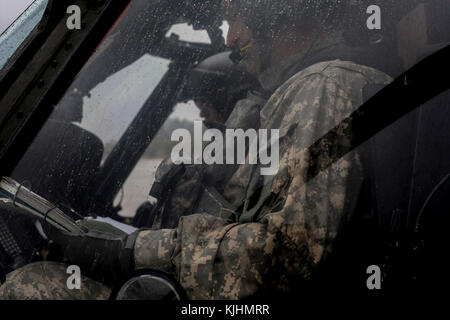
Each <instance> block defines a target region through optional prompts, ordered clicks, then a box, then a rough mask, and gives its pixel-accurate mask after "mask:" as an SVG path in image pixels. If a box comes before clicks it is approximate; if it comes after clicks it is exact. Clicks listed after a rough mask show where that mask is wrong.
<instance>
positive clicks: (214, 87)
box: [11, 0, 449, 217]
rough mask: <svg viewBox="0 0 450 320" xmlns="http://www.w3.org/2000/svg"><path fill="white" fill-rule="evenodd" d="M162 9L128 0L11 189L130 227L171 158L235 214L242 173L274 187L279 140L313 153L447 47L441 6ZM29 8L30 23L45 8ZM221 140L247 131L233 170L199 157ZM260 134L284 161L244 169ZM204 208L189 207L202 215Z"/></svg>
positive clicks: (246, 4) (249, 4) (230, 162)
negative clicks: (201, 173)
mask: <svg viewBox="0 0 450 320" xmlns="http://www.w3.org/2000/svg"><path fill="white" fill-rule="evenodd" d="M170 3H171V2H170V1H159V2H158V3H155V2H153V1H144V0H135V1H132V3H131V5H130V6H129V7H128V8H127V10H126V11H125V12H124V13H123V15H122V17H121V19H120V21H118V23H117V25H116V26H115V27H114V28H113V29H112V30H110V32H109V34H108V36H107V37H106V38H105V39H104V40H103V42H102V43H101V44H100V45H99V47H98V48H97V50H96V51H95V53H94V54H93V55H92V57H91V58H90V60H89V62H88V63H87V64H86V65H85V66H84V68H83V70H82V71H81V72H80V73H79V75H78V76H77V77H76V79H75V80H74V81H73V83H72V85H71V87H70V88H69V89H68V90H67V92H66V94H65V95H64V97H63V98H62V100H61V101H60V102H59V103H58V104H57V105H56V106H55V110H54V112H53V114H52V115H51V117H50V118H49V120H48V121H47V123H46V125H45V126H44V127H43V129H42V130H41V133H40V134H39V135H38V136H37V137H36V139H35V141H34V143H33V144H32V146H30V148H29V150H28V152H27V153H26V155H25V156H24V157H23V159H22V160H21V161H20V163H19V164H18V165H17V167H16V169H15V170H14V172H13V173H12V175H11V176H12V177H13V178H15V179H17V180H18V181H19V182H23V181H25V180H28V181H31V182H32V183H31V185H32V189H33V190H34V191H35V192H38V193H40V194H41V195H43V196H45V197H47V198H49V199H50V200H51V201H54V202H56V203H57V204H58V205H62V206H66V207H69V208H72V209H75V210H77V211H82V214H83V215H84V214H87V213H88V212H91V211H97V212H96V214H99V215H114V214H121V215H125V216H129V217H132V216H134V215H135V212H136V210H137V209H138V207H139V206H140V204H148V203H149V202H148V201H149V199H148V192H149V190H150V189H151V188H152V186H154V185H155V184H154V183H153V182H154V180H155V174H156V180H157V182H158V183H159V182H161V181H159V180H158V179H162V180H164V178H162V177H160V178H158V174H157V168H158V166H160V164H161V162H163V160H164V161H166V160H170V162H176V163H178V164H179V163H180V162H181V163H184V164H201V165H207V167H208V169H206V171H208V170H209V173H206V176H209V177H210V178H211V176H214V179H216V181H215V182H214V185H215V186H216V188H217V189H218V192H219V193H221V194H222V195H223V196H224V197H225V198H226V199H227V200H228V201H231V202H233V203H234V204H235V205H236V206H237V207H240V205H238V204H239V203H240V202H239V201H244V199H242V197H238V196H236V194H241V195H242V196H244V195H245V194H246V191H245V188H244V187H243V188H244V189H238V190H239V191H236V190H233V191H231V189H228V186H231V184H233V183H234V182H232V177H233V176H234V175H235V174H236V172H238V171H239V170H244V169H239V166H240V165H243V164H245V163H248V164H250V165H251V166H255V165H256V166H257V167H258V166H262V169H263V170H261V175H262V177H263V178H262V179H264V176H266V175H273V174H275V176H276V175H277V174H278V173H279V172H281V171H282V169H283V165H282V164H280V161H281V159H282V157H283V156H282V153H283V152H286V150H285V149H283V148H285V147H286V145H284V147H281V144H282V143H285V142H282V141H284V140H286V139H287V141H290V140H289V139H294V138H293V136H290V135H292V134H293V133H292V132H293V131H292V130H294V129H293V128H294V127H297V128H303V129H304V130H309V129H311V131H310V132H309V133H308V134H304V133H303V134H301V133H298V135H301V136H303V139H302V140H301V142H298V144H297V147H298V148H306V147H309V146H311V145H312V144H313V143H314V142H315V141H317V139H319V138H320V137H321V136H323V135H324V134H326V133H327V132H328V131H329V130H331V129H332V128H333V127H334V126H335V125H337V124H338V123H339V122H340V121H341V120H343V119H345V117H347V116H349V115H350V114H351V113H352V112H353V111H355V110H357V109H358V107H359V106H361V105H362V104H363V103H364V102H366V101H367V100H369V99H370V98H371V97H372V96H373V95H374V94H375V93H377V92H378V91H380V90H381V89H383V87H385V86H387V85H389V84H390V83H391V82H392V80H393V79H395V78H396V77H398V76H399V75H400V74H402V73H403V72H404V71H405V70H407V69H408V68H410V67H412V66H413V65H415V64H416V63H417V62H419V61H420V60H422V59H423V58H424V57H426V56H429V55H430V54H431V53H433V52H436V51H437V50H439V48H442V47H443V46H445V44H446V43H448V41H449V39H448V32H446V31H447V30H448V29H447V28H448V19H447V17H445V16H444V13H443V12H448V11H446V10H445V9H446V8H447V7H446V6H447V4H444V2H440V1H425V2H422V1H407V0H403V1H388V2H386V3H384V4H380V5H374V4H372V3H371V2H370V1H363V0H361V1H348V4H346V3H347V2H345V4H343V3H342V2H341V1H336V2H335V1H300V0H299V1H263V2H255V1H246V0H239V1H238V0H236V1H232V0H223V1H204V2H197V1H192V2H183V1H178V2H176V4H173V6H172V7H171V5H170ZM262 3H265V4H264V5H263V4H262ZM34 6H35V7H36V9H35V10H34V11H33V12H34V14H33V17H34V18H33V19H35V20H33V21H38V20H39V19H38V18H36V17H38V16H39V17H40V16H41V15H42V10H43V9H42V8H43V7H45V6H44V4H43V1H37V2H36V3H35V4H34ZM30 8H31V7H30ZM33 8H34V7H33ZM299 17H301V19H300V18H299ZM431 21H433V22H436V23H434V24H432V25H431V24H430V22H431ZM344 71H345V72H344ZM314 90H317V92H316V91H314ZM321 90H322V91H321ZM320 92H323V94H321V93H320ZM316 107H317V108H316ZM303 108H307V109H303ZM308 108H310V109H308ZM311 108H312V109H311ZM314 108H316V109H314ZM305 110H309V111H305ZM312 110H314V111H312ZM194 121H201V123H196V124H194ZM208 129H211V130H213V131H209V132H208V133H207V134H206V136H203V134H204V133H205V131H207V130H208ZM226 129H235V130H242V131H244V132H245V133H246V135H245V136H244V137H243V139H242V140H239V137H236V141H241V143H243V146H242V147H239V146H238V145H236V146H234V148H235V152H234V155H231V156H230V158H229V159H228V158H227V152H225V149H226V148H228V147H227V146H224V152H219V149H221V148H220V147H217V146H216V148H213V151H212V152H210V153H209V154H208V155H209V158H208V157H206V156H205V154H203V153H202V152H203V151H204V150H210V151H211V148H212V147H211V148H210V149H207V144H208V141H210V142H211V141H219V140H221V139H222V138H224V137H225V136H224V135H222V133H223V134H225V130H226ZM249 129H250V130H255V132H256V133H257V134H256V133H255V135H253V133H252V132H249V131H246V130H249ZM260 129H262V130H269V129H270V130H278V131H273V132H267V135H268V136H267V138H268V139H269V137H273V138H276V136H278V138H277V139H280V140H279V143H280V149H279V153H278V154H277V153H276V152H274V153H272V154H271V155H269V154H266V157H265V158H264V157H261V155H258V156H256V158H255V159H256V160H255V161H254V162H251V161H252V160H251V159H252V157H253V156H252V154H251V153H252V152H253V151H254V150H257V151H258V152H259V151H261V150H260V149H252V147H251V144H250V142H251V141H253V140H252V139H254V137H257V138H258V139H260V138H263V137H264V136H258V134H260V133H259V131H258V130H260ZM180 130H181V131H180ZM214 130H215V131H214ZM297 130H300V129H297ZM294 131H295V130H294ZM219 133H220V134H219ZM188 134H189V135H190V138H191V140H189V141H190V142H189V143H188V142H186V141H187V140H186V139H184V140H185V142H186V144H185V145H184V146H182V145H181V144H180V143H181V142H182V140H183V138H185V137H187V135H188ZM261 134H263V135H264V134H266V133H264V132H263V133H261ZM208 135H209V136H208ZM219 136H221V137H222V138H220V137H219ZM199 137H200V138H199ZM287 137H290V138H287ZM197 138H198V139H201V140H202V141H200V142H199V143H198V142H197V140H195V139H197ZM205 139H206V140H205ZM208 139H209V140H208ZM258 139H257V140H258ZM223 143H224V144H225V141H223ZM188 145H189V148H188ZM257 145H258V146H261V145H264V143H263V142H261V141H259V144H257ZM266 145H267V143H266ZM269 145H270V144H269ZM191 146H192V148H191ZM204 148H206V149H204ZM258 148H259V147H258ZM202 150H203V151H202ZM228 151H229V150H228ZM241 151H242V154H240V152H241ZM205 152H206V151H205ZM189 153H190V154H189ZM174 155H175V157H174ZM277 155H278V157H279V159H275V158H274V157H276V156H277ZM232 156H233V157H234V158H235V159H232V158H231V157H232ZM271 156H272V158H271ZM177 157H178V158H177ZM198 157H200V160H196V159H198ZM220 157H222V158H220ZM259 157H261V158H259ZM183 159H184V160H183ZM186 159H187V160H186ZM258 159H259V160H261V161H262V162H259V160H258ZM264 159H265V160H264ZM185 160H186V161H185ZM275 160H276V161H275ZM31 163H32V164H33V165H31ZM176 165H177V164H176ZM264 169H266V170H264ZM280 170H281V171H280ZM242 174H244V173H242ZM169 175H170V174H169ZM208 179H209V178H208ZM214 179H213V180H214ZM163 182H164V183H168V184H170V183H172V182H170V181H165V180H164V181H163ZM280 183H281V182H280ZM166 187H167V185H166ZM154 188H157V187H155V186H154ZM194 189H195V188H194ZM196 191H197V192H198V193H201V190H200V189H199V190H196ZM192 192H194V190H192ZM193 197H194V196H193ZM154 199H155V198H154V197H153V196H151V197H150V202H151V201H154ZM199 201H200V202H199V203H200V204H199V203H197V204H196V205H195V206H194V207H192V208H190V209H189V210H205V211H208V208H207V207H208V205H206V204H205V203H206V202H205V203H203V204H202V203H201V201H203V200H199ZM205 201H206V200H205ZM202 206H203V207H202ZM108 210H109V211H108ZM189 210H188V211H189ZM190 212H191V211H190Z"/></svg>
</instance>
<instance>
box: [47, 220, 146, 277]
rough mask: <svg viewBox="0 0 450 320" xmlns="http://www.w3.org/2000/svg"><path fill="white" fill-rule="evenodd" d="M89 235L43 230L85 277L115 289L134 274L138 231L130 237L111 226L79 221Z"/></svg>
mask: <svg viewBox="0 0 450 320" xmlns="http://www.w3.org/2000/svg"><path fill="white" fill-rule="evenodd" d="M77 223H78V224H79V225H81V226H82V228H83V229H85V230H86V233H85V234H83V235H72V234H69V233H67V232H64V231H61V230H59V229H57V228H56V227H54V226H53V225H51V224H49V223H44V225H43V229H44V232H45V234H46V235H47V237H48V238H49V239H50V240H52V241H53V242H54V243H56V244H57V245H58V246H59V247H60V248H61V249H62V251H63V253H64V256H65V258H66V259H67V260H68V262H69V263H71V264H75V265H77V266H79V267H80V269H81V274H82V275H85V276H88V277H91V278H93V279H95V280H98V281H100V282H103V283H105V284H106V285H110V286H115V285H118V284H120V283H121V282H123V281H126V280H127V279H129V278H130V277H131V276H132V275H133V272H134V256H133V248H134V243H135V240H136V237H137V234H138V231H136V232H135V233H133V234H131V235H128V234H126V233H125V232H123V231H121V230H119V229H117V228H115V227H113V226H111V225H110V224H108V223H104V222H99V221H94V220H79V221H77Z"/></svg>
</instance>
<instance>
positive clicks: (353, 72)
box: [290, 60, 392, 85]
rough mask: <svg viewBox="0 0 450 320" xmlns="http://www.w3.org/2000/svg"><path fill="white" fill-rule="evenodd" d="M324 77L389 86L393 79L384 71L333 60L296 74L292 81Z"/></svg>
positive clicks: (340, 80)
mask: <svg viewBox="0 0 450 320" xmlns="http://www.w3.org/2000/svg"><path fill="white" fill-rule="evenodd" d="M314 76H318V77H324V78H328V79H330V80H334V81H336V82H337V83H342V82H347V81H353V80H354V79H358V78H361V80H365V82H367V83H376V84H385V85H387V84H389V83H390V82H391V81H392V78H391V77H390V76H388V75H387V74H385V73H384V72H382V71H379V70H377V69H374V68H372V67H369V66H365V65H361V64H357V63H355V62H352V61H342V60H332V61H323V62H319V63H316V64H314V65H311V66H309V67H308V68H305V69H303V70H302V71H300V72H298V73H297V74H295V75H294V76H293V77H292V78H291V79H290V80H292V81H294V82H299V81H302V80H303V79H305V78H310V77H314Z"/></svg>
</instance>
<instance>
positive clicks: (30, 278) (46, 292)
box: [0, 262, 111, 300]
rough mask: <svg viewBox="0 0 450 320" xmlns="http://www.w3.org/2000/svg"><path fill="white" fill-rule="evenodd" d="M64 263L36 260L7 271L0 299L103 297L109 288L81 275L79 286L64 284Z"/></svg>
mask: <svg viewBox="0 0 450 320" xmlns="http://www.w3.org/2000/svg"><path fill="white" fill-rule="evenodd" d="M66 271H67V266H66V265H64V264H62V263H57V262H46V263H41V262H36V263H32V264H29V265H26V266H24V267H23V268H20V269H18V270H15V271H13V272H11V273H9V274H8V275H7V278H6V283H5V284H3V285H2V286H1V287H0V300H2V299H3V300H7V299H27V300H49V299H67V300H88V299H99V300H106V299H108V298H109V296H110V295H111V289H109V288H108V287H106V286H104V285H103V284H101V283H99V282H97V281H95V280H92V279H88V278H86V277H84V276H81V288H80V290H69V289H68V287H67V279H68V277H69V276H70V275H69V274H67V272H66Z"/></svg>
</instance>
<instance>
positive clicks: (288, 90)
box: [0, 35, 391, 299]
mask: <svg viewBox="0 0 450 320" xmlns="http://www.w3.org/2000/svg"><path fill="white" fill-rule="evenodd" d="M336 41H337V37H336V36H335V35H331V36H330V37H327V38H326V39H323V40H319V41H317V42H315V43H314V45H313V46H312V48H309V50H306V51H305V52H302V53H299V54H298V55H296V56H293V57H290V58H288V59H286V60H285V61H283V62H282V64H281V65H278V66H273V67H272V68H270V69H268V70H267V71H266V72H265V73H264V74H263V75H262V76H261V78H260V81H261V83H262V85H263V86H264V88H265V89H266V90H271V89H274V90H275V89H277V88H278V89H277V90H276V91H275V93H274V94H273V95H272V97H271V98H270V100H269V101H268V102H267V103H266V104H265V106H264V107H263V108H262V110H261V112H260V125H261V128H267V129H280V157H281V159H280V169H279V171H278V174H277V175H275V176H274V177H273V179H271V180H269V182H267V181H264V183H270V185H269V187H270V192H271V195H272V196H271V197H270V201H266V202H264V204H263V205H262V206H261V208H260V210H258V212H257V214H256V215H255V216H254V217H252V218H251V219H250V221H249V222H243V221H242V220H241V222H239V220H240V219H239V212H235V216H237V219H236V222H233V223H230V221H228V220H226V219H222V218H220V217H218V216H215V215H211V214H205V213H198V214H192V215H188V216H183V217H181V218H180V220H179V224H178V227H177V228H175V229H162V230H143V231H141V232H140V233H139V235H138V237H137V240H136V244H135V248H134V249H135V250H134V257H135V265H136V269H144V268H151V269H157V270H160V271H164V272H167V273H168V274H170V275H172V276H173V277H174V278H175V279H177V280H178V281H179V282H180V283H181V285H182V286H183V287H184V288H185V290H186V292H187V296H188V298H190V299H240V298H246V297H249V296H255V295H268V294H271V295H273V294H275V293H277V292H281V293H288V292H290V290H291V289H292V288H293V287H294V286H295V285H296V284H297V283H301V282H302V281H304V280H309V279H311V277H312V273H313V272H314V270H315V269H316V267H318V266H319V265H320V264H321V263H323V262H324V261H326V259H327V257H328V256H329V254H330V252H331V251H332V249H333V244H334V241H335V239H336V238H337V237H338V236H339V235H340V234H341V233H342V232H343V230H345V225H346V223H347V222H348V221H350V220H351V219H352V216H353V214H354V211H355V210H354V207H355V202H356V200H357V198H358V194H359V192H360V189H361V184H362V180H363V177H362V170H363V168H362V164H361V161H360V156H359V154H358V152H357V151H354V152H352V153H350V154H348V155H347V156H345V157H343V158H341V159H340V160H339V161H337V162H336V163H335V164H334V165H332V166H331V167H329V168H328V169H327V170H324V171H323V172H321V173H320V174H319V175H317V176H316V177H315V178H314V179H312V180H311V181H309V182H308V183H305V181H306V176H307V172H306V171H307V168H308V167H309V163H310V162H311V161H323V160H324V159H311V158H310V157H309V156H308V152H307V148H308V147H309V146H310V145H311V144H312V143H313V142H314V141H316V140H317V139H318V138H320V137H321V136H322V135H324V134H325V133H326V132H327V131H328V130H330V129H331V128H333V127H334V126H335V125H336V124H338V123H339V122H340V121H341V120H342V119H344V118H345V117H347V116H349V115H350V114H351V113H352V112H353V111H354V110H356V109H357V108H358V107H359V106H360V105H361V104H362V101H363V89H364V87H365V86H366V85H371V84H380V85H387V84H388V83H389V82H390V81H391V79H390V78H389V77H388V76H387V75H385V74H383V73H381V72H379V71H377V70H375V69H372V68H369V67H365V66H361V65H357V64H355V63H352V62H346V61H339V60H335V61H327V62H321V63H317V64H314V65H312V66H310V67H308V68H306V69H304V70H301V71H300V70H296V69H295V67H296V66H298V65H299V62H301V61H302V60H303V59H304V58H305V56H306V55H307V54H314V53H315V51H317V50H320V48H324V47H329V46H330V44H331V43H336ZM281 73H282V74H281ZM351 138H352V137H348V139H351ZM255 172H256V173H257V172H259V170H258V166H250V165H242V166H240V167H239V168H238V170H237V171H236V172H235V173H234V175H233V176H232V177H231V179H230V180H229V181H228V182H227V183H226V185H224V187H223V190H224V194H223V196H224V197H225V198H226V199H227V200H228V201H229V202H230V203H232V204H233V205H234V206H236V207H241V206H242V204H244V207H245V208H246V209H249V210H250V209H251V203H250V201H249V200H250V196H251V195H252V190H253V189H255V187H257V186H258V185H260V184H261V181H260V180H261V179H260V178H259V175H258V174H255ZM49 267H51V266H49ZM26 274H27V272H26V269H24V270H22V269H21V270H19V271H17V272H16V273H15V275H13V276H11V275H9V279H10V280H8V282H7V284H5V285H4V286H3V287H2V288H1V289H0V290H3V292H6V293H7V294H8V295H10V296H13V293H14V289H13V288H16V291H15V293H16V295H15V297H18V298H23V297H27V298H28V297H49V296H50V294H48V295H47V294H44V293H36V292H34V291H33V290H28V289H27V290H24V289H23V288H29V287H30V285H29V281H28V279H31V278H30V277H31V276H26ZM35 277H36V280H35V281H36V282H37V283H42V280H41V279H40V278H39V274H38V275H36V276H35ZM12 278H14V279H12ZM57 279H58V277H57ZM52 281H55V280H53V279H52V280H51V281H50V280H49V281H47V284H46V285H45V286H44V285H43V286H42V287H41V286H34V287H32V288H31V289H34V290H36V291H40V292H49V291H51V286H52ZM56 281H57V280H56ZM83 283H85V285H86V283H87V280H86V281H84V282H83ZM5 288H6V289H5ZM67 294H68V293H67V292H63V291H56V292H55V293H54V295H53V296H52V297H53V298H69V299H70V298H71V296H70V295H67ZM69 294H70V293H69ZM3 295H4V294H3ZM1 296H2V293H1V291H0V297H1ZM98 297H104V295H98V296H96V295H95V294H93V296H91V297H90V298H98Z"/></svg>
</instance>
